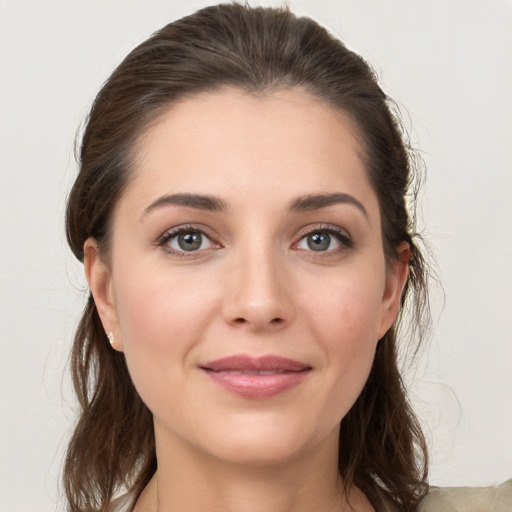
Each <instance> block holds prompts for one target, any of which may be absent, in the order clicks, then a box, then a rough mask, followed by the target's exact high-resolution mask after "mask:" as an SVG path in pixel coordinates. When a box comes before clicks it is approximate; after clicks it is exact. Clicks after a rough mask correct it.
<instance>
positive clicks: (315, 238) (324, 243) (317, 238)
mask: <svg viewBox="0 0 512 512" xmlns="http://www.w3.org/2000/svg"><path fill="white" fill-rule="evenodd" d="M306 240H307V244H308V247H309V248H310V249H311V250H312V251H326V250H327V249H329V246H330V245H331V235H329V233H322V232H319V233H312V234H311V235H308V236H307V237H306Z"/></svg>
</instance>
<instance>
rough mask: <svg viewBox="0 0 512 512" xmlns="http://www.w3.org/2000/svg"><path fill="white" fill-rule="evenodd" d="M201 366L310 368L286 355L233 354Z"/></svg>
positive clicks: (220, 368) (215, 368) (264, 369)
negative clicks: (257, 355) (255, 355)
mask: <svg viewBox="0 0 512 512" xmlns="http://www.w3.org/2000/svg"><path fill="white" fill-rule="evenodd" d="M201 368H203V369H205V370H212V371H216V372H219V371H249V372H272V371H275V372H278V371H281V372H301V371H304V370H311V366H309V365H307V364H305V363H301V362H300V361H295V360H293V359H288V358H286V357H281V356H275V355H266V356H259V357H253V356H248V355H234V356H230V357H225V358H222V359H217V360H215V361H210V362H208V363H205V364H202V365H201Z"/></svg>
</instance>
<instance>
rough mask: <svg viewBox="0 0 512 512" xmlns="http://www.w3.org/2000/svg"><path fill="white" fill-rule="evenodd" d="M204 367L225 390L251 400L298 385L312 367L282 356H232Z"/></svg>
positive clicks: (202, 367)
mask: <svg viewBox="0 0 512 512" xmlns="http://www.w3.org/2000/svg"><path fill="white" fill-rule="evenodd" d="M201 369H202V370H203V371H205V372H206V374H207V375H208V376H209V377H210V378H211V379H212V380H213V381H215V382H216V383H217V384H219V385H220V386H222V387H223V388H224V389H225V390H227V391H229V392H231V393H234V394H237V395H239V396H242V397H244V398H250V399H264V398H272V397H274V396H276V395H279V394H281V393H284V392H285V391H287V390H289V389H291V388H293V387H295V386H298V385H299V384H300V383H301V382H302V381H303V380H304V379H305V378H306V376H307V375H308V374H309V372H310V371H311V370H312V368H311V366H308V365H306V364H303V363H300V362H298V361H294V360H293V359H287V358H283V357H279V356H263V357H257V358H253V357H250V356H243V355H242V356H232V357H228V358H224V359H219V360H217V361H212V362H210V363H207V364H205V365H203V366H201Z"/></svg>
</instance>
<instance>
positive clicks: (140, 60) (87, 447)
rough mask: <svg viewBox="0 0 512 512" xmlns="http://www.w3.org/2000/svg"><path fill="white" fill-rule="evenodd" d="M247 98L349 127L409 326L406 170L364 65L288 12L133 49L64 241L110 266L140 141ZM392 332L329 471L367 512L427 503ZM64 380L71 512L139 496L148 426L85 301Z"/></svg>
mask: <svg viewBox="0 0 512 512" xmlns="http://www.w3.org/2000/svg"><path fill="white" fill-rule="evenodd" d="M226 86H228V87H237V88H240V89H242V90H244V91H246V92H249V93H254V94H265V93H270V92H272V91H273V90H277V89H283V88H292V87H300V88H303V89H305V90H307V91H308V92H309V93H310V94H313V95H314V96H315V97H317V98H318V99H319V100H320V101H324V102H326V103H327V104H329V105H331V106H332V107H333V108H335V109H338V110H339V111H342V112H344V113H345V114H348V116H349V117H350V118H351V119H352V121H353V123H354V125H355V127H356V130H357V131H358V138H359V140H360V143H361V145H362V148H363V150H364V156H365V165H366V169H367V172H368V175H369V178H370V181H371V183H372V186H373V188H374V190H375V193H376V195H377V198H378V201H379V205H380V212H381V220H382V239H383V244H384V249H385V253H386V256H387V258H388V261H391V259H392V258H394V257H395V251H394V249H395V248H396V247H397V246H398V244H400V243H401V242H402V241H406V242H408V243H409V244H410V246H411V259H410V262H409V276H408V280H407V283H406V287H405V291H404V294H403V297H402V309H403V307H404V305H405V302H406V300H407V301H408V303H409V304H410V305H411V308H412V310H413V313H414V314H415V320H413V321H416V322H421V318H422V313H424V312H425V310H426V279H427V271H426V265H425V263H424V260H423V257H422V255H421V252H420V251H419V249H418V248H417V246H416V244H415V240H416V238H415V233H414V229H415V227H414V216H413V215H409V214H408V210H407V207H406V198H407V195H408V194H410V185H411V180H412V177H411V169H410V163H411V157H410V152H409V151H408V149H407V147H406V145H405V143H404V140H403V134H402V131H401V129H400V125H399V121H398V119H397V117H396V115H395V114H394V113H393V105H392V103H391V102H390V100H389V99H388V98H387V97H386V95H385V94H384V93H383V91H382V90H381V89H380V87H379V86H378V84H377V81H376V79H375V77H374V75H373V72H372V70H371V69H370V67H369V65H368V64H367V63H366V62H365V61H364V60H363V59H362V58H361V57H360V56H358V55H356V54H355V53H353V52H352V51H350V50H348V49H347V48H346V47H345V46H344V45H343V43H341V42H340V41H339V40H337V39H335V38H333V37H332V36H331V35H329V33H328V32H327V31H326V30H325V29H323V28H322V27H320V26H319V25H318V24H317V23H315V22H314V21H312V20H311V19H308V18H298V17H296V16H294V15H293V14H292V13H291V12H290V11H288V10H286V9H282V10H279V9H271V8H250V7H247V6H243V5H238V4H233V5H219V6H213V7H207V8H205V9H202V10H200V11H198V12H197V13H195V14H193V15H191V16H188V17H185V18H183V19H181V20H178V21H176V22H174V23H171V24H169V25H167V26H166V27H164V28H163V29H161V30H160V31H158V32H156V33H155V34H154V35H153V36H152V37H150V38H149V39H148V40H147V41H145V42H144V43H142V44H141V45H140V46H138V47H137V48H135V49H134V50H133V51H132V52H131V53H130V54H129V55H128V56H127V57H126V58H125V59H124V61H123V62H122V63H121V64H120V65H119V66H118V67H117V69H116V70H115V71H114V72H113V74H112V75H111V76H110V78H109V79H108V80H107V81H106V83H105V84H104V85H103V87H102V89H101V91H100V92H99V94H98V95H97V97H96V99H95V101H94V103H93V106H92V109H91V112H90V115H89V117H88V120H87V124H86V127H85V131H84V134H83V138H82V144H81V149H80V154H79V164H80V172H79V174H78V177H77V179H76V181H75V184H74V186H73V188H72V190H71V193H70V195H69V199H68V203H67V216H66V232H67V238H68V243H69V245H70V247H71V250H72V251H73V253H74V255H75V256H76V257H77V258H78V259H79V260H80V261H83V258H84V253H83V246H84V242H85V241H86V240H87V238H89V237H94V238H95V239H96V240H97V242H98V244H99V248H100V252H102V253H103V254H107V253H108V245H109V239H110V237H109V231H110V227H111V219H112V212H113V210H114V208H115V206H116V204H117V201H118V200H119V198H120V196H121V195H122V193H123V190H124V189H125V187H126V186H127V183H128V182H129V179H130V173H131V162H132V159H133V156H134V152H135V151H136V148H137V142H138V140H139V139H140V137H141V135H142V134H143V133H144V132H145V130H146V129H147V128H148V127H149V125H150V124H151V123H153V122H154V121H155V120H156V119H158V118H159V116H160V115H161V114H163V113H164V112H165V111H167V110H168V109H169V108H170V106H172V105H173V104H174V103H175V102H177V101H179V100H180V99H182V98H184V97H185V96H193V95H194V94H197V93H200V92H206V91H214V90H216V89H219V88H222V87H226ZM396 329H397V325H396V324H395V325H394V326H393V327H392V328H391V329H390V330H389V331H388V332H387V333H386V334H385V335H384V337H383V338H382V339H381V340H380V341H379V343H378V348H377V352H376V356H375V361H374V364H373V368H372V370H371V373H370V376H369V379H368V381H367V383H366V385H365V387H364V389H363V392H362V393H361V395H360V397H359V398H358V400H357V401H356V403H355V405H354V406H353V407H352V409H351V410H350V411H349V413H348V414H347V416H346V417H345V418H344V419H343V421H342V423H341V431H340V448H339V471H340V473H341V475H342V477H343V479H344V482H345V485H347V486H350V485H352V484H354V485H357V486H358V487H359V488H360V489H361V490H362V491H363V492H364V493H365V494H366V495H367V497H368V498H369V499H370V501H371V502H372V504H373V506H374V507H375V508H376V510H379V511H381V510H390V511H408V512H410V511H414V510H416V508H417V505H418V502H419V500H420V499H421V497H422V496H423V495H424V493H425V492H426V489H427V485H426V483H425V481H426V468H427V453H426V446H425V441H424V438H423V435H422V432H421V429H420V427H419V424H418V422H417V420H416V418H415V416H414V414H413V412H412V410H411V408H410V406H409V404H408V401H407V398H406V393H405V390H404V386H403V383H402V380H401V377H400V372H399V370H398V366H397V345H396ZM71 370H72V376H73V383H74V387H75V390H76V393H77V396H78V400H79V404H80V417H79V419H78V422H77V425H76V428H75V431H74V434H73V436H72V439H71V441H70V444H69V447H68V451H67V457H66V462H65V467H64V475H63V478H64V485H65V490H66V494H67V498H68V502H69V510H70V511H72V512H86V511H87V512H100V511H101V512H104V511H106V510H107V507H108V503H109V502H110V500H111V499H112V497H113V496H114V495H115V494H116V493H118V492H120V491H121V490H128V491H131V492H133V494H134V496H138V494H139V493H140V492H141V491H142V489H143V488H144V487H145V485H146V484H147V483H148V481H149V479H150V478H151V476H152V474H153V473H154V471H155V470H156V455H155V442H154V432H153V423H152V416H151V413H150V411H149V410H148V409H147V407H146V406H145V405H144V403H143V402H142V401H141V399H140V397H139V396H138V394H137V392H136V390H135V388H134V386H133V384H132V381H131V379H130V375H129V373H128V369H127V366H126V362H125V359H124V355H123V354H122V353H119V352H116V351H115V350H113V349H112V348H111V347H110V345H109V343H108V342H107V339H106V335H105V332H104V329H103V327H102V324H101V321H100V318H99V316H98V312H97V310H96V306H95V304H94V300H93V298H92V296H89V299H88V302H87V305H86V308H85V311H84V313H83V316H82V319H81V321H80V323H79V326H78V328H77V332H76V335H75V340H74V345H73V350H72V357H71Z"/></svg>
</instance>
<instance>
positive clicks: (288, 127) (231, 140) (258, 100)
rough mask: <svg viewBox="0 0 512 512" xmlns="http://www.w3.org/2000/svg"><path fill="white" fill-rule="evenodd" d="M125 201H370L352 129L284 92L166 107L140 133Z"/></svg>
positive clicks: (232, 93) (213, 96) (323, 107)
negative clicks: (319, 195) (198, 196)
mask: <svg viewBox="0 0 512 512" xmlns="http://www.w3.org/2000/svg"><path fill="white" fill-rule="evenodd" d="M133 172H134V174H133V176H132V181H131V184H130V185H129V187H128V191H127V192H128V195H130V194H132V195H133V194H134V193H135V192H136V194H137V195H138V196H139V197H141V198H142V196H148V197H146V198H145V199H146V201H147V200H149V199H150V197H149V196H151V195H153V196H154V195H162V194H167V193H182V192H197V193H203V194H214V195H219V196H224V195H225V194H226V193H231V194H232V195H233V194H235V193H236V194H238V195H242V196H249V195H252V196H254V195H257V194H259V195H261V196H263V197H268V196H269V194H270V195H273V196H276V197H277V196H283V200H284V199H285V197H284V196H287V197H288V198H289V197H293V196H298V195H303V194H307V193H311V192H350V193H352V194H355V195H358V196H359V197H361V199H365V196H368V195H369V194H371V186H370V184H369V182H368V178H367V173H366V171H365V168H364V164H363V155H362V149H361V145H360V144H359V142H358V139H357V132H356V130H355V129H354V127H353V123H352V122H351V120H350V119H349V118H348V116H346V115H344V113H343V112H340V111H339V110H337V109H334V108H333V107H331V106H330V105H328V104H326V103H325V102H322V101H320V100H318V99H317V98H315V97H314V96H312V95H310V94H308V93H307V92H305V91H302V90H298V89H292V90H282V91H275V92H273V93H271V94H266V95H258V96H256V95H252V94H248V93H244V92H242V91H239V90H236V89H225V90H221V91H218V92H215V93H203V94H199V95H195V96H193V97H190V98H186V99H183V100H181V101H179V102H177V103H176V104H175V105H173V106H172V107H171V108H169V110H167V111H166V112H165V113H164V114H163V115H161V116H160V117H159V118H158V120H157V121H156V122H155V123H154V124H153V125H152V126H151V127H150V128H149V129H148V130H147V131H146V132H145V133H144V134H143V136H142V137H141V139H140V141H139V144H138V150H137V154H136V157H135V160H134V167H133Z"/></svg>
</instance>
